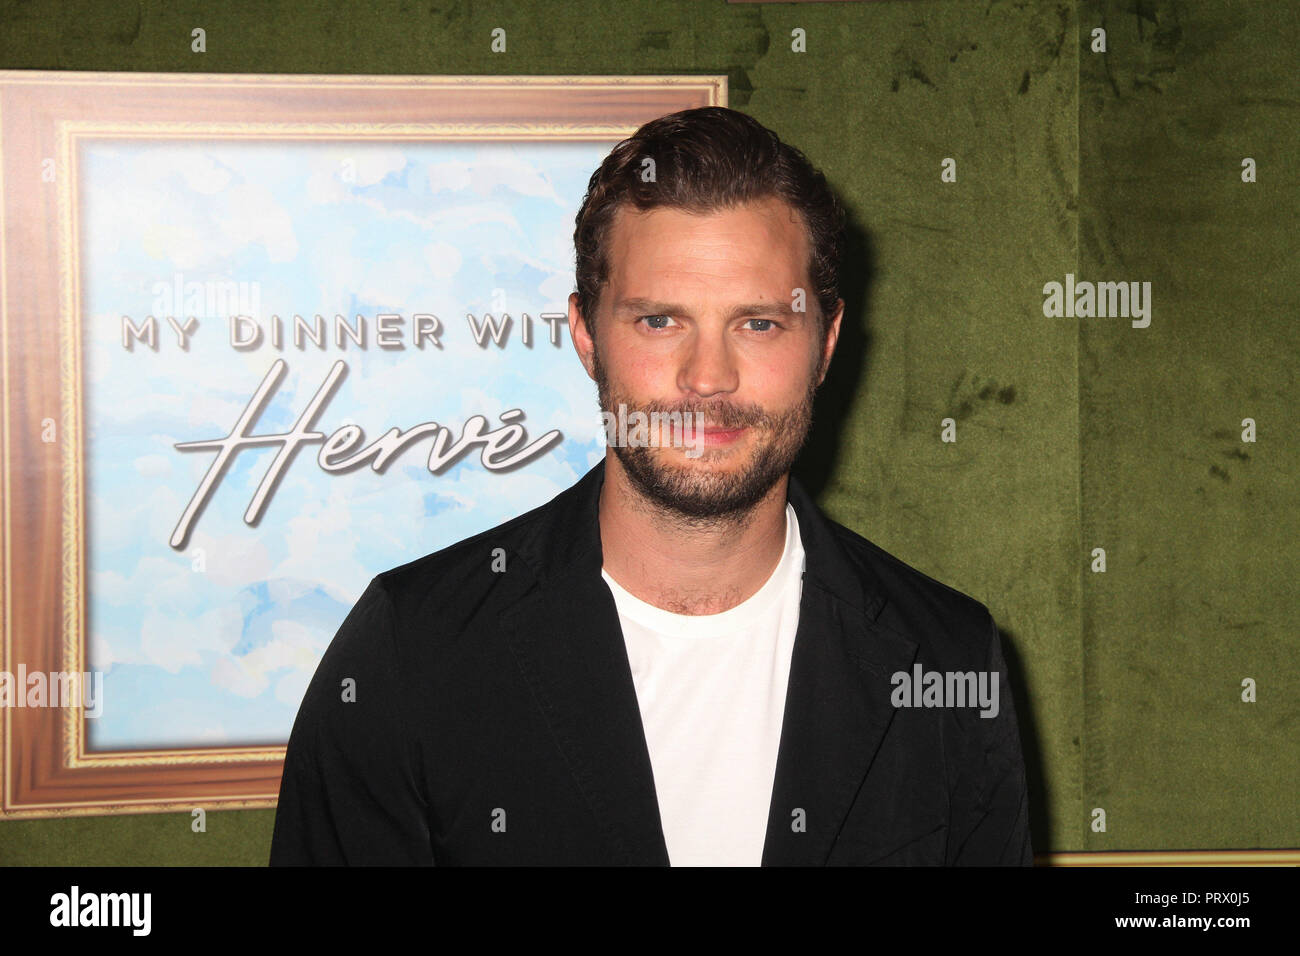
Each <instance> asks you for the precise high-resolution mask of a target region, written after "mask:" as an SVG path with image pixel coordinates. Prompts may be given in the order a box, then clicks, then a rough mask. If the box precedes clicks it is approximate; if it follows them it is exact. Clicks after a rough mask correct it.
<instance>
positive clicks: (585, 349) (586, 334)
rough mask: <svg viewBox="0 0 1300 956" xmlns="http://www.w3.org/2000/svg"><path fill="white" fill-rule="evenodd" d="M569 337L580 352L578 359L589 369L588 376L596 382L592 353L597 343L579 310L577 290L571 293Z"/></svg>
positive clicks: (575, 348)
mask: <svg viewBox="0 0 1300 956" xmlns="http://www.w3.org/2000/svg"><path fill="white" fill-rule="evenodd" d="M569 339H570V341H572V342H573V348H574V351H576V352H577V353H578V361H579V362H581V363H582V367H583V368H585V369H586V370H587V377H588V378H590V379H591V380H592V381H593V382H594V381H595V380H596V371H595V366H594V365H593V364H592V353H593V352H594V351H595V348H596V343H595V339H594V338H593V337H592V334H591V330H590V329H589V328H588V327H587V320H586V319H585V318H583V315H582V313H581V312H580V311H578V293H576V292H573V293H570V294H569Z"/></svg>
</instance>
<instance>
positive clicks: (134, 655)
mask: <svg viewBox="0 0 1300 956" xmlns="http://www.w3.org/2000/svg"><path fill="white" fill-rule="evenodd" d="M706 105H726V80H725V77H721V76H716V77H715V76H654V77H609V76H595V77H401V76H270V75H197V74H188V75H172V74H122V73H112V74H109V73H103V74H97V73H41V72H0V176H2V177H3V195H4V203H3V207H2V208H0V215H2V216H3V223H2V226H3V228H2V229H0V235H2V236H3V248H2V249H0V270H2V271H0V285H2V288H0V334H2V336H3V339H2V347H3V356H2V359H3V365H2V367H3V373H4V387H3V398H4V405H3V415H2V416H0V438H2V442H0V451H2V453H3V461H2V463H0V464H2V468H0V471H2V472H3V477H2V481H3V485H2V492H3V515H2V518H3V522H2V527H0V534H2V535H3V541H2V544H3V589H4V590H3V599H4V614H3V621H2V624H3V629H4V633H3V666H2V667H0V697H3V698H4V700H3V703H4V704H5V706H0V721H3V748H4V749H3V763H2V765H0V774H2V775H3V786H2V787H0V814H3V815H4V816H6V817H40V816H62V815H76V814H106V813H140V812H156V811H175V810H185V809H190V808H192V807H195V806H203V807H207V808H216V809H221V808H235V807H269V806H273V805H274V803H275V798H276V795H277V792H278V788H279V779H280V771H281V762H282V760H283V753H284V746H283V744H284V741H285V740H287V738H288V733H289V730H290V727H291V725H292V721H293V717H294V714H295V713H296V711H297V706H298V702H299V700H300V698H301V695H302V693H303V691H304V690H305V688H306V685H307V681H308V680H309V679H310V677H311V675H312V673H313V672H314V670H315V667H316V663H317V662H318V661H319V659H320V655H321V654H322V653H323V651H324V649H325V647H326V646H327V645H328V643H329V641H330V639H331V638H332V636H333V634H334V632H335V630H336V629H337V627H338V625H339V624H340V623H341V621H342V619H343V617H344V616H345V615H346V613H347V611H348V610H349V608H350V607H351V605H352V604H353V603H354V602H355V600H356V599H357V598H358V597H359V595H360V593H361V591H362V590H363V589H364V587H365V585H366V584H367V582H368V581H369V580H370V578H371V577H373V576H374V575H375V574H377V573H379V572H380V571H383V570H386V569H388V568H390V567H394V566H397V565H399V564H403V563H405V562H406V561H409V560H413V559H415V558H417V557H419V556H421V555H424V554H427V553H430V552H432V551H436V550H438V549H440V548H442V547H444V546H446V545H449V544H452V543H454V542H456V541H459V540H461V539H463V538H465V537H468V536H470V535H472V534H475V533H477V532H478V531H482V530H485V529H487V528H490V527H493V526H494V525H497V524H499V523H501V522H503V521H505V520H507V519H509V518H511V517H513V516H515V515H517V514H520V513H522V512H524V511H527V510H529V509H531V508H532V507H535V506H537V505H540V504H543V503H544V502H546V501H548V500H549V499H550V498H551V497H553V496H554V495H555V494H557V493H558V492H560V491H561V490H563V489H564V488H566V487H568V486H569V485H571V484H572V483H573V482H574V481H575V480H576V479H577V478H578V477H580V476H581V475H582V474H583V473H584V472H585V471H586V470H587V469H588V468H590V467H591V466H592V465H593V464H594V463H595V462H596V461H597V460H599V458H601V457H603V455H604V445H603V442H602V441H601V439H600V436H599V426H600V419H599V414H598V412H599V409H598V406H597V403H596V395H595V387H594V385H593V384H591V383H590V382H589V381H588V380H587V378H586V376H585V374H582V372H581V366H580V365H579V364H578V361H577V358H576V356H575V355H574V353H573V350H572V347H571V345H570V343H569V342H568V341H567V339H568V332H567V324H566V316H567V298H568V295H569V293H570V292H571V291H572V289H573V250H572V233H573V218H574V214H575V213H576V211H577V208H578V206H579V204H580V203H581V200H582V196H583V193H584V191H585V187H586V184H587V179H588V177H589V176H590V175H591V173H592V172H593V171H594V169H595V168H596V166H598V165H599V163H600V161H601V159H602V158H603V157H604V155H605V154H606V153H607V152H608V151H609V149H610V148H611V147H612V146H613V145H614V144H616V143H617V142H618V141H619V140H621V139H623V138H625V137H626V136H628V135H630V134H631V133H632V132H634V131H635V130H636V129H637V128H638V127H639V126H640V125H641V124H642V123H644V122H646V121H647V120H649V119H652V118H654V117H656V116H660V115H663V114H665V113H670V112H675V111H677V110H681V109H688V108H691V107H696V106H706Z"/></svg>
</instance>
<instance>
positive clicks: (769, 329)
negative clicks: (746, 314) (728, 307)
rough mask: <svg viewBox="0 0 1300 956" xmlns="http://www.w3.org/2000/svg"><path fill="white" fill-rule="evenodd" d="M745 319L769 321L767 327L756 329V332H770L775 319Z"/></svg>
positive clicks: (748, 320) (749, 320) (747, 320)
mask: <svg viewBox="0 0 1300 956" xmlns="http://www.w3.org/2000/svg"><path fill="white" fill-rule="evenodd" d="M745 321H746V322H766V323H767V327H766V328H762V329H755V330H754V331H755V332H769V331H771V326H772V325H773V320H772V319H746V320H745Z"/></svg>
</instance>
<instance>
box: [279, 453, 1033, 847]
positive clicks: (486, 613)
mask: <svg viewBox="0 0 1300 956" xmlns="http://www.w3.org/2000/svg"><path fill="white" fill-rule="evenodd" d="M604 474H605V469H604V462H603V461H602V462H601V463H600V464H598V465H597V466H596V467H594V468H593V469H591V471H589V472H588V473H587V474H586V475H585V476H584V477H583V478H582V479H581V480H580V481H578V483H577V484H575V485H574V486H573V487H571V488H568V489H567V490H565V491H563V492H562V493H560V494H559V495H557V496H556V497H555V498H554V499H552V500H551V501H550V502H548V503H547V504H545V505H543V506H541V507H539V508H536V509H534V510H533V511H530V512H528V513H527V514H524V515H521V516H519V517H518V518H515V519H513V520H511V521H508V522H506V523H505V524H502V525H500V526H498V527H496V528H493V529H491V530H490V531H485V532H483V533H482V534H479V535H475V536H474V537H472V538H468V539H466V540H464V541H461V542H459V543H457V544H454V545H452V546H450V547H448V548H444V549H443V550H441V551H438V552H436V553H433V554H430V555H427V556H425V557H423V558H420V559H418V560H416V561H412V562H410V563H409V564H405V565H402V566H401V567H398V568H394V569H392V570H390V571H386V572H384V573H382V574H380V575H378V576H376V577H375V578H374V579H373V580H372V581H371V582H370V583H369V586H368V587H367V588H366V590H365V593H364V594H362V596H361V598H360V600H359V601H358V602H357V604H356V606H355V607H354V608H353V609H352V610H351V612H350V613H349V614H348V616H347V618H346V619H345V620H344V622H343V624H342V626H341V627H340V628H339V631H338V633H337V635H336V636H335V637H334V639H333V641H332V642H331V644H330V646H329V649H328V650H327V651H326V653H325V655H324V657H323V658H322V660H321V662H320V666H319V667H318V668H317V671H316V673H315V676H314V677H313V678H312V681H311V684H310V686H309V687H308V689H307V692H306V695H305V696H304V698H303V702H302V706H301V708H300V710H299V712H298V716H297V719H296V720H295V722H294V726H293V730H292V733H291V735H290V738H289V745H288V750H287V753H286V757H285V766H284V776H283V778H282V781H281V785H280V800H279V806H278V809H277V811H276V816H275V832H274V836H273V838H272V843H271V860H270V862H271V864H272V865H281V864H288V865H293V864H418V865H434V864H437V865H439V866H442V865H456V864H478V865H483V864H596V865H606V864H614V865H619V864H633V865H642V864H645V865H667V864H668V862H669V860H668V853H667V849H666V848H665V845H664V837H663V830H662V828H661V825H660V819H659V806H658V802H657V800H656V797H655V785H654V777H653V771H652V769H651V765H650V757H649V753H648V751H647V748H646V742H645V735H644V732H643V730H642V725H641V715H640V710H639V707H638V704H637V698H636V689H635V687H634V685H633V683H632V674H631V669H630V666H629V664H628V659H627V653H626V650H625V647H624V643H623V637H622V630H621V628H620V625H619V619H618V612H617V610H616V608H615V605H614V599H613V596H612V595H611V594H610V591H609V588H608V587H607V586H606V584H605V582H604V581H603V580H602V578H601V576H600V570H601V563H602V562H601V543H600V531H599V524H598V519H597V503H598V500H599V493H600V488H601V484H602V482H603V481H604ZM789 500H790V502H791V503H792V504H793V505H794V509H795V512H796V514H797V515H798V518H799V531H800V535H801V537H802V541H803V547H804V551H805V554H806V557H807V569H806V571H805V572H804V579H803V597H802V603H801V604H800V609H799V624H798V630H797V633H796V637H795V643H794V652H793V655H794V656H793V659H792V661H791V665H790V682H789V687H788V691H787V694H786V704H785V718H784V724H783V726H782V729H781V741H780V749H779V752H778V756H777V765H776V780H775V785H774V788H773V793H772V801H771V809H770V811H769V816H768V824H767V836H766V841H765V843H764V846H763V856H762V862H763V865H764V866H783V865H862V864H882V865H890V864H906V865H917V864H920V865H927V864H928V865H943V864H949V865H954V864H1019V865H1028V864H1030V863H1031V862H1032V852H1031V848H1030V840H1029V820H1028V811H1027V798H1026V792H1025V772H1024V764H1023V760H1022V757H1021V751H1020V741H1019V736H1018V733H1017V728H1016V717H1015V709H1014V706H1013V704H1012V699H1011V692H1010V687H1009V686H1008V684H1007V671H1006V665H1005V663H1004V661H1003V657H1002V650H1001V645H1000V643H999V639H998V632H997V628H996V626H995V625H994V622H993V618H992V616H991V615H990V614H989V612H988V610H987V609H986V608H985V607H984V605H983V604H980V603H979V602H978V601H976V600H974V599H972V598H970V597H967V596H966V595H963V594H961V593H960V592H958V591H955V590H953V589H951V588H949V587H946V586H945V585H943V584H940V583H938V582H937V581H934V580H932V579H931V578H929V577H926V576H925V575H924V574H921V573H920V572H919V571H916V570H914V569H912V568H910V567H908V566H907V565H905V564H903V563H902V562H901V561H899V560H897V559H896V558H894V557H892V556H890V555H889V554H887V553H885V552H884V551H882V550H881V549H880V548H878V547H876V546H875V545H873V544H872V543H871V542H869V541H867V540H866V539H865V538H862V537H861V536H859V535H857V534H855V533H854V532H852V531H850V530H849V529H847V528H845V527H843V526H842V525H839V524H837V523H835V522H833V521H831V520H829V519H828V518H826V517H825V516H824V515H823V514H822V513H821V511H820V510H819V509H818V508H817V506H816V504H815V503H814V502H813V501H812V499H811V498H810V497H809V496H808V493H807V491H806V490H805V489H804V488H803V487H802V486H801V485H800V484H799V482H798V480H797V479H796V478H794V477H793V476H791V478H790V483H789ZM498 549H499V550H498ZM503 564H504V571H502V570H501V567H502V565H503ZM914 662H918V663H920V664H921V665H922V666H923V668H924V669H925V670H938V671H981V670H988V671H996V672H997V674H998V681H999V707H1000V712H999V713H998V715H997V716H996V717H994V718H984V717H980V716H979V713H978V707H971V708H934V707H931V708H926V707H913V708H901V707H895V706H894V705H893V703H892V702H891V694H892V693H893V691H894V685H893V684H892V683H891V681H890V677H891V675H893V674H894V673H895V672H898V671H907V672H909V673H910V672H911V669H912V667H913V663H914ZM349 688H351V694H352V696H354V698H355V699H353V700H347V699H345V698H347V697H348V696H349Z"/></svg>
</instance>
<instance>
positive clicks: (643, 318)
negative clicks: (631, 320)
mask: <svg viewBox="0 0 1300 956" xmlns="http://www.w3.org/2000/svg"><path fill="white" fill-rule="evenodd" d="M659 319H665V320H667V321H670V322H671V321H672V316H668V315H643V316H641V321H642V322H645V323H647V324H649V325H650V328H652V329H664V328H667V326H665V325H655V324H654V323H655V322H657V321H658V320H659Z"/></svg>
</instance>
